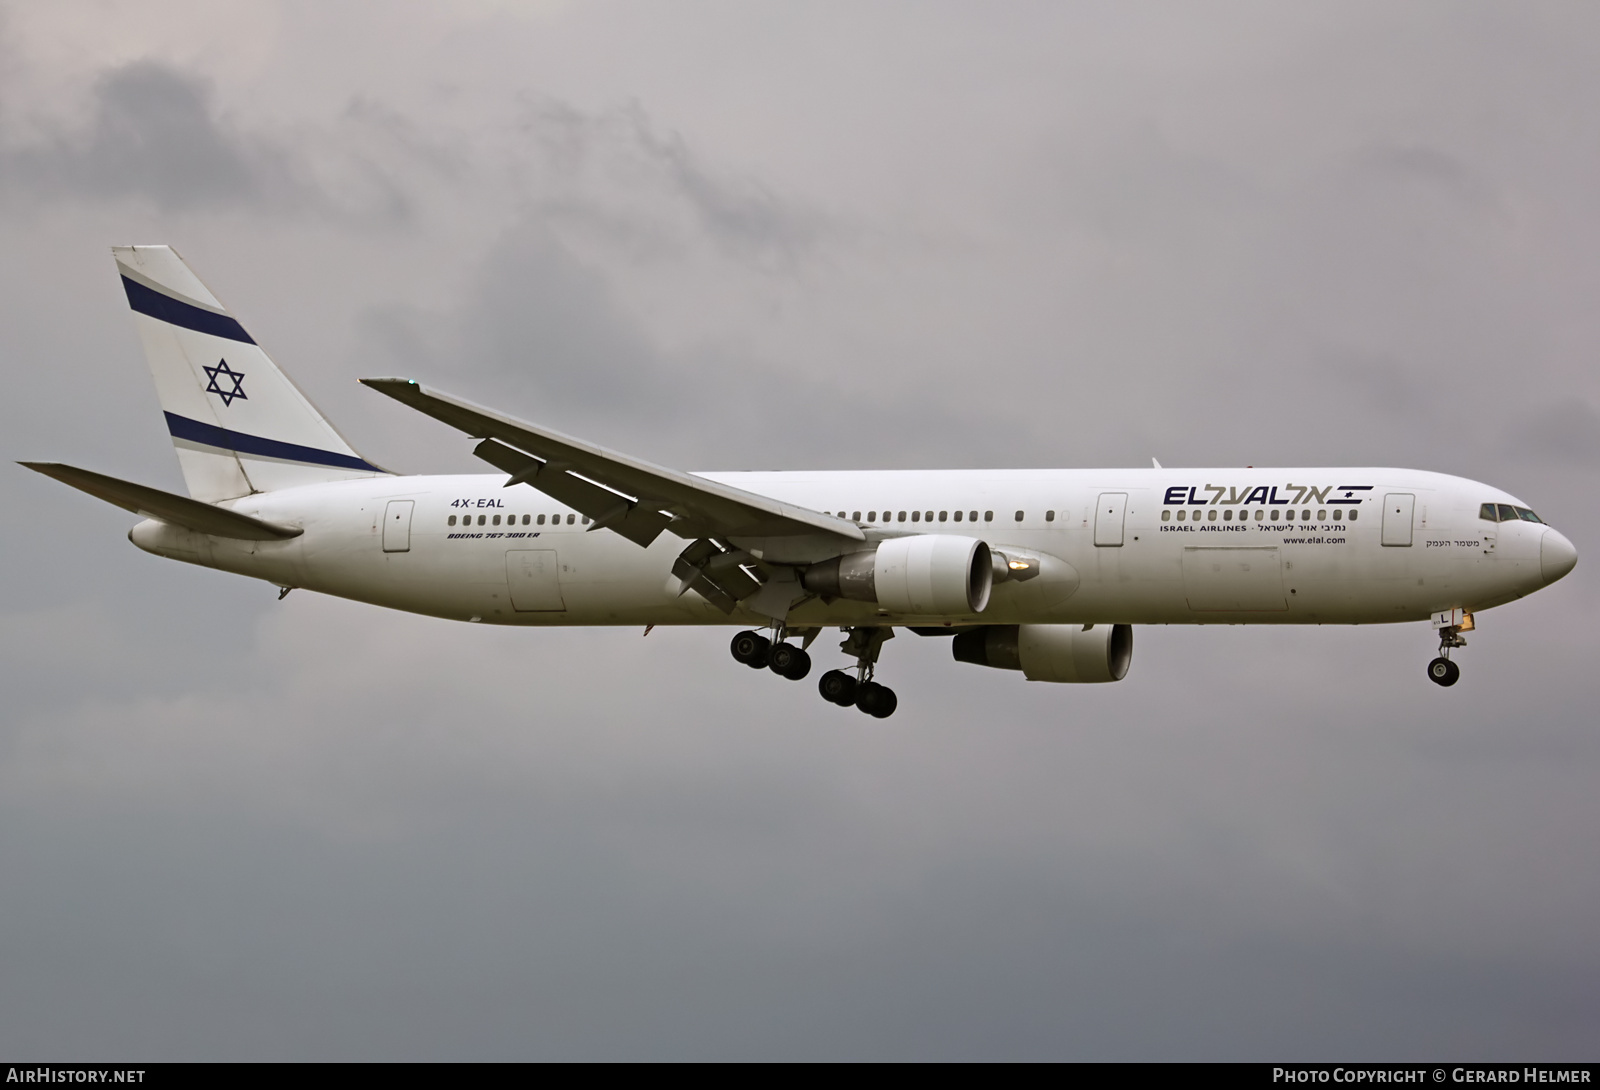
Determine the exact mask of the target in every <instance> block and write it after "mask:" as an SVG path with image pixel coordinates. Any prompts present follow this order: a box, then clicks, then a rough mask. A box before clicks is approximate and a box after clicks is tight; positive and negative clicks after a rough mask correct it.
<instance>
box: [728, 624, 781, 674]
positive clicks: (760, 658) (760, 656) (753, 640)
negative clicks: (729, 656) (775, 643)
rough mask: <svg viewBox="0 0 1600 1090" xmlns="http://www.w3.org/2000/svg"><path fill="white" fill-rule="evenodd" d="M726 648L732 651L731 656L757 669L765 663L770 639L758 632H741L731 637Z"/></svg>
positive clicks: (770, 643)
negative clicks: (730, 641) (731, 640)
mask: <svg viewBox="0 0 1600 1090" xmlns="http://www.w3.org/2000/svg"><path fill="white" fill-rule="evenodd" d="M728 650H729V651H732V652H733V657H734V658H735V659H737V660H738V661H739V662H742V663H744V664H745V665H746V666H748V667H750V668H751V669H754V670H759V669H761V668H762V667H764V666H766V664H767V656H768V655H769V654H770V653H771V651H772V641H771V640H769V639H767V638H766V637H765V636H762V635H760V634H759V633H755V632H741V633H739V634H738V635H737V636H735V637H733V642H732V643H731V644H729V645H728Z"/></svg>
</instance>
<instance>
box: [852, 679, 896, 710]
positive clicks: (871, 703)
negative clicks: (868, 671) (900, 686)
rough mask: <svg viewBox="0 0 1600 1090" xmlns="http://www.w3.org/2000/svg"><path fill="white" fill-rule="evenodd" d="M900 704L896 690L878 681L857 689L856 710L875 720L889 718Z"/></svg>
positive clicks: (867, 683)
mask: <svg viewBox="0 0 1600 1090" xmlns="http://www.w3.org/2000/svg"><path fill="white" fill-rule="evenodd" d="M899 704H900V701H899V700H897V699H895V695H894V690H893V689H891V688H889V687H888V686H887V685H879V684H878V683H877V682H876V681H868V682H866V683H864V684H862V685H861V686H859V687H858V688H857V689H856V708H857V709H858V710H860V711H864V712H866V713H867V714H868V715H870V716H872V717H873V718H874V719H887V718H889V717H890V716H891V715H893V714H894V710H895V708H896V707H898V706H899Z"/></svg>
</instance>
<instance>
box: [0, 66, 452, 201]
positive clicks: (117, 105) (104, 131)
mask: <svg viewBox="0 0 1600 1090" xmlns="http://www.w3.org/2000/svg"><path fill="white" fill-rule="evenodd" d="M447 169H448V163H447V161H446V160H445V158H444V156H443V155H442V154H441V153H440V152H439V150H438V149H436V148H433V147H430V146H429V145H428V144H427V143H426V142H425V141H423V140H422V139H421V138H420V137H419V136H418V134H417V133H416V132H415V130H414V129H412V128H411V127H409V126H407V125H405V124H404V122H403V121H401V120H400V119H398V118H396V117H395V116H394V114H393V113H392V111H388V110H385V109H383V108H382V107H381V106H379V105H377V104H375V103H372V102H369V101H365V100H362V99H359V98H358V99H355V100H353V101H352V102H351V103H350V104H349V106H348V107H347V108H346V109H345V110H344V111H342V113H341V114H340V115H339V116H338V117H337V118H335V119H333V121H332V123H331V124H330V125H328V126H326V127H322V128H317V129H312V130H310V131H302V132H298V133H284V134H280V135H269V134H267V133H265V132H262V131H256V130H251V129H249V128H248V127H246V126H244V125H242V124H240V123H239V122H237V121H235V120H233V119H232V118H230V117H228V116H227V115H224V114H223V113H222V112H221V111H219V110H218V108H217V105H216V101H215V94H214V92H213V88H212V87H211V85H210V84H209V83H208V82H207V81H206V80H204V79H201V78H200V77H198V76H196V75H193V74H191V73H188V72H185V71H183V70H181V69H178V68H175V67H172V66H170V65H166V64H162V63H160V62H157V61H149V60H146V61H137V62H134V63H132V64H128V65H125V66H123V67H120V68H117V69H115V70H113V71H110V72H108V73H106V74H105V75H103V76H102V77H101V78H99V79H98V80H97V81H96V82H95V84H94V86H93V88H92V90H91V94H90V112H89V116H88V118H87V119H86V120H85V121H84V123H83V124H81V125H79V126H77V127H71V126H57V128H56V130H55V131H54V132H51V133H48V134H47V135H45V136H42V137H40V138H37V139H34V140H32V141H30V142H25V143H22V144H20V145H15V146H12V147H10V148H8V149H6V150H3V151H0V178H3V179H4V182H3V183H0V184H3V185H4V186H5V187H6V188H8V189H10V190H11V192H12V193H14V194H25V195H27V196H28V197H30V198H32V199H34V200H45V201H59V200H63V199H66V200H72V201H75V202H78V203H84V202H98V201H105V200H127V199H132V200H138V201H144V202H148V203H149V204H151V205H153V206H154V207H155V208H156V209H157V210H159V211H161V212H169V213H170V212H203V211H213V210H219V209H222V210H243V211H250V212H255V213H263V212H265V213H272V214H289V215H312V216H318V217H328V216H332V217H335V218H340V219H345V220H349V221H352V222H356V223H370V222H376V223H383V224H388V225H393V224H395V223H397V222H399V221H402V220H404V219H405V218H406V217H407V216H408V215H409V213H410V199H409V198H408V196H407V195H406V194H405V192H404V191H403V190H402V189H401V187H400V186H399V185H397V184H396V183H395V181H394V178H395V177H397V176H399V175H400V174H401V173H403V172H405V171H411V172H413V173H416V172H422V173H424V174H426V173H437V172H440V171H444V170H447Z"/></svg>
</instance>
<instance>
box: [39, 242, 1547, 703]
mask: <svg viewBox="0 0 1600 1090" xmlns="http://www.w3.org/2000/svg"><path fill="white" fill-rule="evenodd" d="M113 254H114V255H115V257H116V261H117V267H118V270H119V271H120V272H121V274H122V285H123V288H124V289H125V290H126V292H127V296H128V303H129V305H130V306H131V307H132V308H133V312H134V323H135V324H136V325H137V326H138V329H139V336H140V338H141V339H142V340H143V342H144V350H145V357H146V359H147V360H148V361H149V364H150V370H151V372H152V374H153V375H154V376H155V382H156V390H157V392H158V394H159V396H160V399H161V407H162V409H163V410H164V411H165V414H166V418H167V430H168V431H169V432H171V434H172V442H173V445H174V446H175V447H177V451H178V462H179V464H180V465H181V466H182V469H183V476H184V480H185V482H186V483H187V485H188V488H189V495H188V496H187V497H185V496H179V495H175V494H173V493H170V492H163V491H160V490H158V489H154V488H147V487H145V486H143V485H137V484H132V483H129V482H127V481H122V480H118V479H117V478H115V477H107V476H104V475H102V474H98V473H91V472H88V471H87V470H82V469H75V468H73V467H71V466H66V465H59V464H55V463H39V462H24V463H23V464H24V465H26V466H27V467H28V468H30V469H35V470H38V471H39V472H40V473H44V474H47V475H49V476H51V477H54V478H56V479H57V480H59V481H62V482H64V483H66V484H70V485H72V486H73V487H74V488H78V489H81V490H83V491H85V492H87V493H89V494H90V495H93V496H97V497H99V498H100V499H103V500H107V501H109V502H111V503H114V504H116V505H117V506H119V507H123V508H126V509H127V510H129V511H132V512H134V513H135V514H138V515H141V516H143V517H144V519H145V521H143V522H140V523H139V524H138V525H137V526H135V527H134V528H133V529H132V531H130V532H129V534H128V537H129V539H130V540H132V542H133V543H134V544H135V545H137V546H139V547H140V548H141V549H144V550H146V551H148V552H152V553H155V554H157V555H159V556H165V557H170V558H171V559H174V560H183V561H187V562H189V563H191V564H202V565H205V566H207V567H213V568H220V569H222V570H224V571H230V572H236V573H238V574H240V575H248V576H253V577H254V578H257V579H264V580H266V581H268V582H270V583H273V584H276V585H277V586H278V587H280V588H282V593H285V594H286V593H288V591H289V590H291V589H292V588H295V587H304V588H307V589H309V590H316V591H321V592H323V593H326V594H336V595H339V596H341V597H344V598H353V599H356V600H357V601H362V602H371V603H372V604H374V605H380V606H389V607H391V608H393V609H404V610H409V611H411V612H413V613H426V614H431V615H433V616H436V617H448V618H452V619H454V620H460V621H478V622H482V623H484V624H508V625H646V626H649V625H669V624H695V625H735V626H738V627H739V628H741V629H743V631H740V632H739V633H738V634H737V635H735V636H734V637H733V647H732V650H733V657H734V658H735V659H737V660H738V661H739V662H742V663H744V664H745V665H748V666H751V667H756V668H762V667H765V668H770V669H771V670H772V672H773V673H775V674H778V675H779V676H781V677H785V678H790V679H793V680H799V679H800V678H803V677H805V676H806V674H807V673H808V672H809V670H810V668H811V659H810V656H809V655H808V654H807V648H809V647H810V645H811V643H812V641H813V640H814V639H815V638H816V637H817V635H818V634H819V633H820V632H821V631H822V630H823V629H824V628H828V627H838V628H840V629H841V630H842V631H843V632H845V633H846V634H847V638H846V639H845V640H844V642H843V644H842V645H841V650H843V651H844V652H845V653H846V654H848V655H849V656H850V657H851V658H853V659H854V660H855V666H854V669H853V670H850V671H844V670H829V671H827V672H826V673H824V674H823V675H822V677H821V679H820V684H819V686H818V688H819V689H820V690H821V692H822V695H823V696H824V697H825V698H826V699H828V700H830V701H832V702H833V703H835V704H840V705H844V706H849V705H854V706H855V707H857V708H860V709H861V710H862V711H864V712H867V713H868V714H871V715H875V716H878V717H883V716H887V715H889V714H891V713H892V712H893V711H894V708H895V704H896V699H895V695H894V692H893V691H892V690H891V689H889V688H888V687H887V686H885V685H882V684H880V683H878V682H877V681H875V680H874V678H873V675H874V671H875V668H876V665H877V661H878V656H879V651H880V650H881V648H882V646H883V643H884V641H885V640H886V639H888V638H889V637H891V636H892V635H893V634H894V629H895V628H896V627H902V628H908V629H910V630H911V631H912V632H915V633H918V634H920V635H949V636H953V637H954V638H953V639H952V641H951V643H952V650H953V652H954V657H955V659H956V661H958V662H965V663H973V664H976V665H979V666H989V667H997V668H1000V669H1006V670H1020V671H1021V672H1022V674H1023V676H1024V677H1027V678H1028V679H1030V680H1033V681H1058V682H1096V681H1119V680H1121V679H1122V678H1123V677H1124V676H1125V675H1126V674H1127V672H1128V665H1129V662H1130V661H1131V659H1132V656H1133V628H1132V626H1133V625H1138V624H1374V623H1379V622H1388V621H1426V620H1429V619H1430V618H1431V619H1432V622H1433V627H1434V629H1435V630H1437V632H1438V636H1439V652H1438V657H1437V658H1435V659H1433V661H1432V662H1430V663H1429V664H1428V677H1429V678H1431V679H1432V680H1433V681H1435V682H1437V683H1438V684H1440V685H1453V684H1454V683H1455V681H1456V678H1457V676H1458V675H1459V669H1458V667H1457V666H1456V664H1455V663H1454V662H1452V661H1451V659H1450V652H1451V651H1452V650H1453V649H1454V648H1457V647H1460V646H1462V644H1464V643H1465V642H1466V641H1465V639H1464V638H1463V636H1462V633H1464V632H1468V631H1471V630H1472V627H1473V616H1474V614H1476V613H1478V612H1481V611H1482V610H1485V609H1488V608H1490V607H1491V606H1497V605H1500V604H1501V603H1504V602H1510V601H1512V600H1514V599H1517V598H1521V597H1522V596H1523V595H1525V594H1528V593H1530V592H1532V591H1535V590H1538V589H1539V588H1540V587H1543V586H1546V585H1548V584H1550V583H1552V582H1554V581H1555V580H1557V579H1560V578H1561V577H1562V576H1563V575H1565V574H1566V573H1567V572H1569V571H1571V570H1572V567H1573V565H1574V564H1575V563H1577V551H1576V550H1575V549H1574V548H1573V546H1572V543H1571V542H1569V541H1568V540H1567V539H1566V538H1565V537H1563V536H1562V535H1561V534H1560V533H1559V532H1558V531H1556V530H1555V529H1553V528H1551V527H1549V526H1546V525H1545V524H1544V523H1543V522H1542V521H1541V520H1540V519H1539V517H1538V516H1537V515H1535V514H1534V513H1533V511H1532V510H1530V509H1529V508H1528V506H1527V504H1525V503H1523V502H1522V501H1521V500H1519V499H1517V498H1516V497H1515V496H1511V495H1508V494H1507V493H1505V492H1502V491H1501V490H1500V489H1498V488H1491V487H1489V486H1488V485H1483V484H1479V483H1478V482H1476V481H1469V480H1465V479H1463V478H1461V477H1450V476H1446V475H1444V474H1442V473H1428V472H1423V471H1419V470H1405V469H1373V468H1363V469H1256V468H1247V469H1200V470H1195V469H1171V470H1168V469H1162V468H1161V467H1160V466H1155V467H1154V468H1151V469H1059V470H1040V469H1033V470H959V471H933V470H927V471H897V472H886V471H866V472H854V473H849V472H829V473H683V472H679V471H678V470H675V469H668V468H666V467H664V466H658V465H653V464H651V463H650V462H646V461H642V460H641V459H638V458H634V457H632V456H630V455H627V454H621V453H618V452H616V451H611V450H606V449H605V448H603V447H598V446H595V445H594V444H592V443H586V442H584V441H583V440H581V439H575V438H573V437H571V436H568V435H563V434H561V433H560V432H556V431H552V430H550V429H549V428H545V427H540V426H537V425H534V424H527V423H523V422H522V421H520V420H516V419H514V418H512V417H509V416H505V415H502V414H501V413H497V412H494V411H492V410H490V409H485V408H482V407H480V406H477V405H474V404H472V403H471V402H468V401H463V400H461V399H460V398H457V397H452V396H450V395H448V394H444V393H440V392H438V391H436V390H431V389H429V388H427V387H425V386H422V385H420V384H419V383H417V382H414V381H411V380H409V379H398V378H384V379H367V380H364V381H365V382H366V384H367V385H368V386H370V387H372V388H373V389H374V390H377V391H378V392H379V393H383V394H387V395H388V396H389V397H392V398H394V399H395V400H396V401H399V402H401V403H402V404H405V405H409V406H411V407H412V408H414V409H417V410H419V411H420V412H423V413H426V414H427V415H429V416H431V417H433V418H434V419H436V420H438V421H440V422H442V423H444V424H446V425H448V426H450V427H452V428H456V429H457V430H459V431H461V432H463V433H465V434H466V435H469V436H472V437H473V438H474V439H476V440H478V443H477V446H476V447H475V448H473V453H474V454H476V455H477V456H478V457H479V458H481V459H483V460H484V461H485V462H487V463H489V464H490V465H491V466H493V467H494V468H495V469H496V470H497V472H496V473H494V474H488V475H483V476H438V477H406V476H398V475H396V474H393V473H390V472H388V471H386V470H384V469H381V468H380V467H378V466H376V465H373V464H372V463H371V462H368V461H367V460H366V459H365V458H363V457H362V456H361V455H359V454H357V453H356V451H355V450H354V448H352V447H351V446H350V444H349V443H347V442H345V440H344V438H343V437H342V436H340V434H339V433H338V431H336V430H335V429H334V427H333V425H331V424H330V423H328V421H327V420H326V419H325V418H324V417H323V416H322V414H321V413H319V412H318V411H317V409H316V408H315V406H313V405H312V404H311V402H310V401H309V400H308V399H307V398H306V396H305V395H304V394H303V393H301V392H300V390H299V389H298V388H297V387H296V386H295V385H294V383H292V382H291V381H290V380H289V379H288V378H287V377H286V376H285V375H284V374H283V372H281V371H280V370H278V368H277V366H276V365H275V364H274V363H273V362H272V360H271V359H269V358H268V357H267V354H266V353H265V352H263V351H262V350H261V349H260V348H259V347H258V346H257V345H256V342H255V341H254V340H253V339H252V338H251V337H250V335H249V334H248V333H246V332H245V330H244V327H243V326H241V325H240V324H239V323H238V321H237V320H235V319H234V318H233V317H232V316H231V315H230V314H229V313H228V311H227V309H226V308H224V307H223V305H222V304H221V303H220V302H219V301H218V300H217V297H216V296H215V295H213V294H212V293H211V292H210V291H209V290H207V288H206V287H205V285H204V284H202V283H201V282H200V280H199V279H198V278H197V277H196V276H195V275H194V273H193V272H191V271H190V269H189V267H188V266H187V265H186V264H184V262H183V260H182V259H181V258H180V257H179V256H178V255H177V254H176V253H175V252H174V251H173V250H172V249H171V248H169V247H166V246H127V247H117V248H115V249H114V250H113ZM762 630H769V631H770V636H768V635H762V634H761V631H762Z"/></svg>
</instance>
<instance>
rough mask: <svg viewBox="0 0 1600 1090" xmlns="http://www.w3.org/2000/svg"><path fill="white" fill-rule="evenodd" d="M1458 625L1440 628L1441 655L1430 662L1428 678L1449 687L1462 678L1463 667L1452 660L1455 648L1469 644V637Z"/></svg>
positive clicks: (1436, 683)
mask: <svg viewBox="0 0 1600 1090" xmlns="http://www.w3.org/2000/svg"><path fill="white" fill-rule="evenodd" d="M1461 632H1462V628H1461V626H1458V625H1445V626H1444V627H1443V628H1441V629H1439V657H1438V658H1436V659H1434V660H1433V661H1432V662H1430V663H1428V680H1429V681H1431V682H1433V683H1434V684H1435V685H1442V686H1444V687H1445V688H1447V689H1448V688H1449V687H1450V686H1452V685H1454V684H1455V683H1456V682H1457V681H1460V680H1461V667H1459V666H1457V665H1456V664H1455V663H1453V662H1451V661H1450V652H1451V650H1452V649H1453V648H1457V647H1465V646H1467V638H1466V637H1465V636H1463V635H1462V634H1461Z"/></svg>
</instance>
